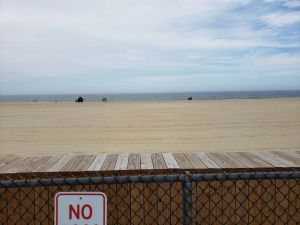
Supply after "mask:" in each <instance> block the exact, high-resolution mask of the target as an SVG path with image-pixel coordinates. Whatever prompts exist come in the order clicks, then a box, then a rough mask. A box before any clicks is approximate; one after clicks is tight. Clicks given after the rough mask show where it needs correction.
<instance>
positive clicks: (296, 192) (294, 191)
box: [288, 179, 300, 225]
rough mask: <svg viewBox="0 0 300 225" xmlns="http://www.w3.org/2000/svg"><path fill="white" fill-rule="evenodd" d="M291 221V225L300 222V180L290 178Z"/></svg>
mask: <svg viewBox="0 0 300 225" xmlns="http://www.w3.org/2000/svg"><path fill="white" fill-rule="evenodd" d="M288 185H289V195H288V201H289V211H288V212H289V223H288V224H290V225H296V224H297V225H298V224H300V210H299V207H300V198H299V196H300V180H299V179H289V180H288Z"/></svg>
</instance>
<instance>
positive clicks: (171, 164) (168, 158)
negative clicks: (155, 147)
mask: <svg viewBox="0 0 300 225" xmlns="http://www.w3.org/2000/svg"><path fill="white" fill-rule="evenodd" d="M162 156H163V158H164V160H165V162H166V165H167V167H168V168H169V169H173V168H180V166H179V165H178V163H177V161H176V160H175V158H174V156H173V154H172V153H162Z"/></svg>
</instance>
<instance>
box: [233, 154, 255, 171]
mask: <svg viewBox="0 0 300 225" xmlns="http://www.w3.org/2000/svg"><path fill="white" fill-rule="evenodd" d="M228 155H229V156H230V157H232V158H233V159H235V160H240V161H241V162H242V163H243V165H245V167H248V168H258V167H259V166H258V165H257V164H256V163H254V162H252V161H251V160H249V159H248V158H246V157H245V156H243V155H242V154H241V153H240V152H234V153H228Z"/></svg>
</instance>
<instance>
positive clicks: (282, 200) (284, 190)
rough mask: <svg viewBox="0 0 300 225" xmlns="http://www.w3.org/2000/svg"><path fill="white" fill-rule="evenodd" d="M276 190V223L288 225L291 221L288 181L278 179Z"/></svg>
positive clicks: (277, 224)
mask: <svg viewBox="0 0 300 225" xmlns="http://www.w3.org/2000/svg"><path fill="white" fill-rule="evenodd" d="M275 183H276V186H275V188H276V190H275V193H276V195H275V200H276V204H275V205H276V209H275V221H276V225H281V224H282V225H284V224H288V220H289V211H288V210H287V209H289V202H288V197H289V190H288V180H283V179H276V180H275Z"/></svg>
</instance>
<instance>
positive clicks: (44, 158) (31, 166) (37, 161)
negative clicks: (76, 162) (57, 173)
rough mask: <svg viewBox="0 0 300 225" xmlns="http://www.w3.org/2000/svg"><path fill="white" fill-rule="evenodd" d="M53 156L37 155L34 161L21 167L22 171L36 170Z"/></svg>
mask: <svg viewBox="0 0 300 225" xmlns="http://www.w3.org/2000/svg"><path fill="white" fill-rule="evenodd" d="M50 158H51V156H42V157H37V158H36V159H34V160H33V161H31V163H30V164H29V165H28V166H26V167H24V168H22V169H20V170H21V171H22V172H25V173H26V172H33V171H34V170H36V169H37V168H38V167H39V166H41V165H43V164H45V163H46V162H47V161H48V160H49V159H50Z"/></svg>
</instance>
